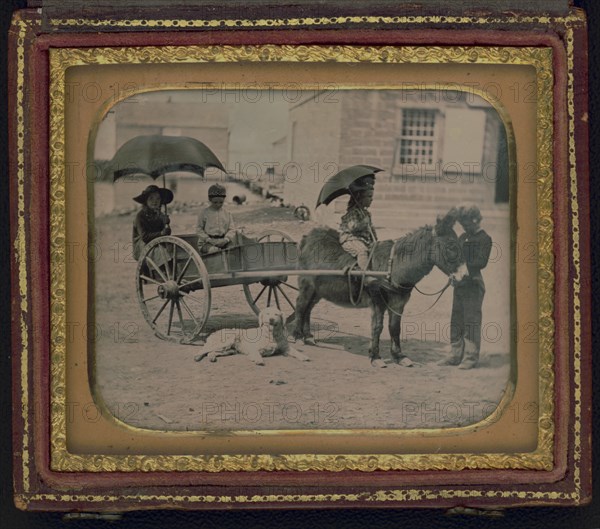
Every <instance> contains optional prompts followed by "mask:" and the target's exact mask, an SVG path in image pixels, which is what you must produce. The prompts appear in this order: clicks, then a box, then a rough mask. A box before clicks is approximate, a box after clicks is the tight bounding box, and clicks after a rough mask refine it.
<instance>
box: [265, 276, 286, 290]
mask: <svg viewBox="0 0 600 529" xmlns="http://www.w3.org/2000/svg"><path fill="white" fill-rule="evenodd" d="M285 281H287V276H277V277H270V278H268V279H263V280H262V281H261V282H260V284H261V285H262V286H264V287H276V286H277V285H279V284H280V283H281V282H285Z"/></svg>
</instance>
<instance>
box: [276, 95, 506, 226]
mask: <svg viewBox="0 0 600 529" xmlns="http://www.w3.org/2000/svg"><path fill="white" fill-rule="evenodd" d="M335 97H336V99H337V104H332V103H331V102H330V103H329V104H328V102H327V101H326V99H325V98H322V97H321V98H319V94H315V93H313V94H311V95H310V96H307V97H306V98H305V99H304V100H302V101H300V102H299V103H297V104H295V105H292V106H291V107H290V116H289V117H290V123H289V129H288V144H289V157H290V164H289V168H288V171H287V174H286V175H285V176H286V179H285V197H284V199H285V200H286V202H289V203H292V204H294V205H299V204H305V205H307V206H308V207H309V208H310V209H311V210H313V208H314V205H315V203H316V198H317V196H318V193H319V190H320V188H321V186H322V185H323V182H324V181H325V180H326V179H327V177H328V176H330V175H332V174H334V173H335V172H337V171H338V170H340V169H343V168H345V167H349V166H352V165H357V164H367V165H374V166H377V167H380V168H381V169H383V172H382V173H380V175H379V176H378V177H377V185H376V188H375V191H376V194H375V200H374V203H373V206H372V209H373V213H374V217H375V218H376V219H377V221H378V222H380V223H383V224H389V223H390V222H394V221H398V220H402V219H401V218H400V217H401V216H402V215H404V216H405V217H406V220H407V221H408V222H409V223H410V222H411V221H412V220H413V219H414V218H415V216H417V217H418V216H419V215H418V214H417V215H415V212H417V213H424V214H429V215H430V216H431V215H434V214H435V212H439V211H441V210H443V209H446V208H450V207H452V206H455V205H457V204H460V203H463V202H470V203H477V204H478V205H479V206H480V207H481V208H482V209H488V210H489V209H491V210H495V209H498V208H499V209H501V210H502V209H504V210H506V206H504V207H503V206H502V204H507V202H508V155H507V149H506V139H505V131H504V127H503V124H502V121H501V119H500V117H499V116H498V113H497V112H496V110H495V109H494V108H493V106H491V105H490V104H489V103H487V102H486V101H484V100H483V99H482V98H480V97H479V96H476V95H473V94H470V93H466V92H461V91H417V90H414V91H407V90H405V91H402V90H348V91H338V92H337V94H336V96H335ZM298 175H299V176H298ZM346 200H347V199H345V198H342V199H339V200H338V201H336V203H334V205H333V206H330V208H327V209H328V211H329V213H328V214H331V210H333V211H334V212H336V213H339V212H340V211H341V210H342V209H343V208H344V207H345V202H346ZM498 205H500V206H498ZM319 210H322V208H319ZM319 213H320V214H321V215H323V212H317V216H319ZM433 218H435V216H434V217H433Z"/></svg>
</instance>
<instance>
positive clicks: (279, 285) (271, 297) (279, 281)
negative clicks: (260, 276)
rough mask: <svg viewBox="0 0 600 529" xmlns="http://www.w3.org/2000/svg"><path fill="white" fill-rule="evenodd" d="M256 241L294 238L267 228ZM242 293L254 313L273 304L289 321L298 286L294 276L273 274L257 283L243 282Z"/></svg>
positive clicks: (276, 240) (290, 239)
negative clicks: (247, 283)
mask: <svg viewBox="0 0 600 529" xmlns="http://www.w3.org/2000/svg"><path fill="white" fill-rule="evenodd" d="M256 242H294V239H292V238H291V237H290V236H289V235H288V234H287V233H284V232H283V231H279V230H267V231H265V232H263V233H261V234H260V235H259V236H258V237H257V239H256ZM244 294H245V296H246V301H248V305H250V308H251V309H252V310H253V311H254V313H255V314H259V313H260V311H261V310H263V309H265V308H266V307H271V306H274V307H277V308H278V309H279V310H281V311H282V312H283V314H284V315H285V316H286V317H287V320H288V321H290V320H291V319H292V318H293V316H294V312H295V311H296V298H297V297H298V287H297V286H296V278H295V277H294V278H289V277H288V276H273V277H269V278H268V279H264V280H262V281H260V282H257V283H252V284H249V285H246V284H245V285H244Z"/></svg>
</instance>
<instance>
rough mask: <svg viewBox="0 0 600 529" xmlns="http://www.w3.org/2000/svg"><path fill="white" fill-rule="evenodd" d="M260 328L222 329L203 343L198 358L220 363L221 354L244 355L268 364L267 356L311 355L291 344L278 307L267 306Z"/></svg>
mask: <svg viewBox="0 0 600 529" xmlns="http://www.w3.org/2000/svg"><path fill="white" fill-rule="evenodd" d="M258 325H259V326H258V329H221V330H220V331H217V332H215V333H213V334H211V335H210V336H209V337H208V339H207V340H206V343H205V344H204V346H203V349H204V351H203V352H202V353H200V354H199V355H196V356H195V357H194V360H195V361H196V362H200V360H202V359H203V358H205V357H207V356H208V359H209V360H210V361H211V362H216V361H217V358H218V357H219V356H230V355H235V354H244V355H248V356H249V357H250V360H252V361H253V362H254V363H255V364H256V365H257V366H264V365H265V363H264V361H263V358H265V357H267V356H274V355H283V356H291V357H293V358H297V359H298V360H301V361H303V362H308V361H310V358H308V357H307V356H304V355H303V354H302V353H300V352H298V351H296V350H295V349H294V348H292V347H290V344H289V342H288V340H287V336H286V334H285V323H284V318H283V313H282V312H281V311H280V310H278V309H276V308H275V307H267V308H266V309H264V310H262V311H261V312H260V314H259V315H258Z"/></svg>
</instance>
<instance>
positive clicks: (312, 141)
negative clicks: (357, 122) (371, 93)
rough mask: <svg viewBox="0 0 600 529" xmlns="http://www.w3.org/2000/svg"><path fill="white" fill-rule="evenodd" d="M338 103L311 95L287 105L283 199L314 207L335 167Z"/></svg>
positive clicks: (336, 162) (339, 110)
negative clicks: (287, 119)
mask: <svg viewBox="0 0 600 529" xmlns="http://www.w3.org/2000/svg"><path fill="white" fill-rule="evenodd" d="M341 112H342V105H341V104H339V103H330V102H327V101H326V100H324V99H323V98H320V99H319V98H315V97H311V98H309V99H307V100H305V101H303V102H301V103H299V104H295V105H292V106H291V108H290V126H289V130H288V134H287V138H288V141H287V144H288V148H289V158H288V159H289V164H288V165H287V166H284V168H283V169H284V171H283V172H284V175H283V176H284V181H285V187H284V202H287V203H290V204H294V205H300V204H305V205H307V206H308V207H309V208H310V209H311V211H312V210H313V209H314V206H315V203H316V201H317V197H318V194H319V191H320V190H321V187H322V186H323V183H324V182H325V180H326V179H327V177H328V176H331V175H333V174H335V173H336V172H337V171H338V170H339V161H340V134H341V132H340V131H341V126H342V121H341V119H340V117H341Z"/></svg>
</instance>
